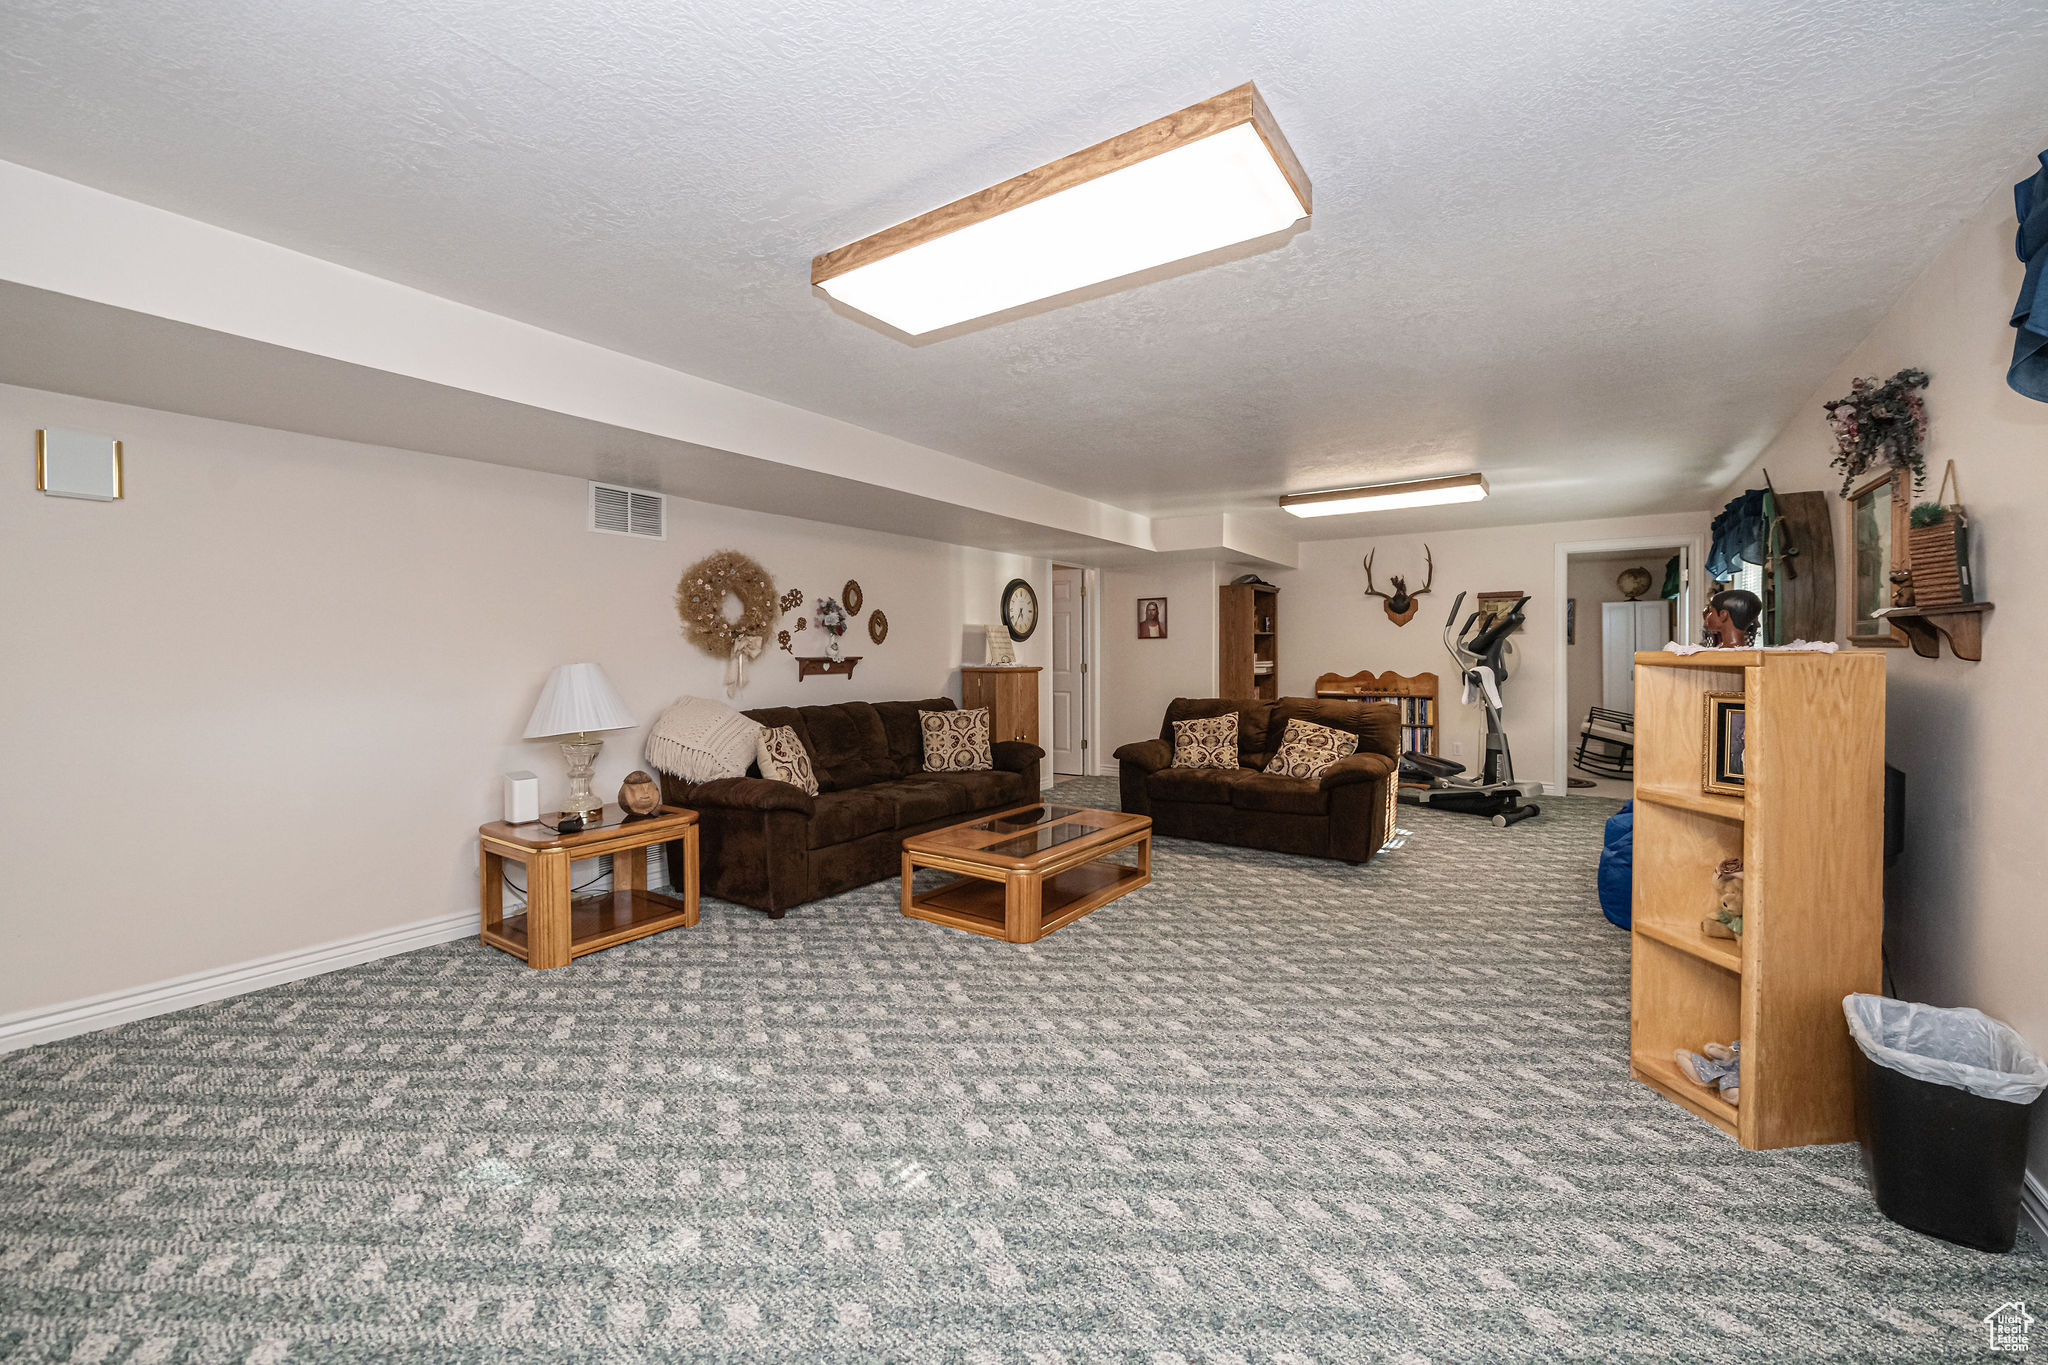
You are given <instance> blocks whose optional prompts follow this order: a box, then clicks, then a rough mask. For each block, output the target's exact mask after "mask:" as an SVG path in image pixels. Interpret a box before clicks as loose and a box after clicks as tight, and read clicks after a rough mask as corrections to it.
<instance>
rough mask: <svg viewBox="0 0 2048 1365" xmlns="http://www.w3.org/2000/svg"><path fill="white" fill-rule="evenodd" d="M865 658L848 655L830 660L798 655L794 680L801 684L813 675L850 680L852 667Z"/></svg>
mask: <svg viewBox="0 0 2048 1365" xmlns="http://www.w3.org/2000/svg"><path fill="white" fill-rule="evenodd" d="M866 657H867V656H866V655H864V654H849V655H847V656H846V657H845V658H843V659H832V658H827V657H826V656H825V655H823V654H799V655H797V656H796V680H797V681H798V682H802V681H803V680H804V679H805V678H808V677H810V676H811V675H812V674H813V673H815V674H818V675H819V676H821V677H832V678H850V677H852V676H853V666H854V665H855V664H857V663H859V662H860V661H861V660H862V659H864V658H866Z"/></svg>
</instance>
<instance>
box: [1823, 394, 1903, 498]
mask: <svg viewBox="0 0 2048 1365" xmlns="http://www.w3.org/2000/svg"><path fill="white" fill-rule="evenodd" d="M1926 387H1927V371H1925V370H1900V371H1899V372H1898V373H1897V374H1895V375H1893V376H1892V377H1891V378H1890V379H1887V380H1885V381H1884V382H1882V383H1879V382H1878V381H1877V380H1875V379H1855V380H1851V381H1850V383H1849V396H1848V397H1846V398H1837V399H1835V400H1834V401H1833V402H1831V403H1823V404H1821V410H1822V411H1824V412H1826V413H1827V415H1828V425H1829V426H1831V427H1833V428H1834V430H1835V458H1834V459H1832V460H1830V461H1828V463H1829V464H1830V465H1831V466H1832V467H1834V468H1836V469H1839V470H1841V471H1842V496H1843V497H1845V498H1846V497H1848V496H1849V490H1850V489H1851V488H1853V487H1854V486H1855V485H1856V482H1857V480H1859V479H1861V478H1862V477H1863V476H1864V475H1865V474H1867V473H1869V472H1870V471H1871V470H1873V469H1879V468H1882V467H1883V466H1885V465H1892V466H1895V467H1896V468H1899V469H1910V470H1912V471H1913V487H1914V488H1916V489H1917V488H1919V487H1920V485H1921V484H1922V483H1924V482H1925V481H1926V479H1927V455H1926V450H1925V447H1926V443H1927V404H1926V400H1925V399H1924V398H1922V397H1921V390H1923V389H1925V388H1926Z"/></svg>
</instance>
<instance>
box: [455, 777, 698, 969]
mask: <svg viewBox="0 0 2048 1365" xmlns="http://www.w3.org/2000/svg"><path fill="white" fill-rule="evenodd" d="M668 843H680V844H682V845H683V849H684V858H683V894H682V895H681V897H676V896H669V895H663V894H662V893H660V892H658V891H649V890H648V889H647V855H646V852H645V850H646V849H648V848H650V847H652V846H653V845H655V844H668ZM601 853H610V854H613V855H615V856H614V857H613V858H612V889H611V890H610V891H608V892H600V893H598V894H597V895H594V896H585V897H583V898H581V899H579V900H576V901H573V902H572V901H571V900H570V898H569V864H570V862H571V861H572V860H574V859H578V858H595V857H597V856H598V855H599V854H601ZM477 854H478V859H479V862H480V864H481V866H480V868H479V886H480V889H481V897H480V899H481V900H482V909H483V928H482V930H481V931H480V933H479V935H478V937H480V938H482V939H483V941H484V942H485V943H488V944H490V945H491V946H492V947H494V948H503V949H504V950H505V951H506V952H508V953H510V954H512V956H514V957H516V958H519V959H521V960H523V961H524V962H525V963H526V965H527V966H529V967H566V966H568V965H569V960H570V959H571V958H576V957H581V956H583V954H585V953H594V952H596V951H597V950H598V949H600V948H609V947H611V946H612V945H614V944H618V943H629V942H631V941H632V940H634V939H636V938H646V937H647V936H648V935H649V934H658V933H660V932H661V931H662V930H664V929H673V928H676V927H677V926H678V925H691V924H695V923H696V922H697V812H695V811H693V810H683V809H681V808H680V807H677V806H663V807H661V808H660V809H658V810H656V811H655V812H654V814H652V815H643V816H635V817H630V818H627V817H624V816H623V814H622V812H621V811H620V810H619V808H618V807H617V806H607V807H605V809H604V811H603V812H602V813H601V815H600V818H599V821H598V823H597V824H596V825H595V826H594V827H591V828H587V829H584V830H583V831H582V832H580V833H577V834H556V833H555V832H554V831H553V830H551V829H549V828H548V827H547V826H546V825H543V824H541V823H539V822H538V821H535V822H534V823H532V824H520V825H508V824H506V823H505V822H504V821H503V820H493V821H492V822H491V823H490V824H488V825H484V826H482V827H481V828H479V829H478V830H477ZM508 862H514V863H519V864H521V865H522V866H524V867H525V868H526V910H525V912H524V913H522V914H516V915H513V916H512V917H511V918H510V919H507V918H506V917H505V882H504V872H505V864H506V863H508Z"/></svg>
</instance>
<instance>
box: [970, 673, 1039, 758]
mask: <svg viewBox="0 0 2048 1365" xmlns="http://www.w3.org/2000/svg"><path fill="white" fill-rule="evenodd" d="M1038 672H1039V670H1038V669H1037V667H1036V666H1025V667H1018V668H992V667H989V666H987V665H983V664H969V665H967V666H966V667H964V668H962V669H961V670H960V705H961V707H962V709H965V710H973V709H974V708H976V707H986V708H987V709H988V737H989V742H990V743H992V744H1000V743H1002V742H1003V741H1004V740H1006V739H1021V740H1023V741H1024V742H1025V743H1026V744H1036V743H1038Z"/></svg>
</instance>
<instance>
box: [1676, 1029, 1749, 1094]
mask: <svg viewBox="0 0 2048 1365" xmlns="http://www.w3.org/2000/svg"><path fill="white" fill-rule="evenodd" d="M1701 1053H1704V1054H1706V1055H1705V1056H1702V1055H1700V1054H1701ZM1673 1055H1674V1056H1675V1057H1676V1058H1677V1059H1678V1070H1679V1072H1680V1073H1681V1074H1683V1075H1684V1077H1685V1078H1686V1079H1687V1080H1689V1081H1691V1082H1692V1083H1693V1084H1694V1085H1697V1086H1702V1087H1705V1088H1708V1089H1717V1090H1719V1091H1720V1092H1721V1098H1722V1099H1724V1100H1726V1101H1728V1103H1730V1104H1741V1103H1742V1040H1741V1039H1740V1038H1737V1039H1736V1040H1735V1041H1734V1042H1732V1043H1703V1044H1701V1046H1700V1050H1699V1052H1687V1051H1686V1050H1685V1049H1684V1048H1679V1049H1678V1050H1677V1051H1676V1052H1675V1053H1674V1054H1673Z"/></svg>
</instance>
